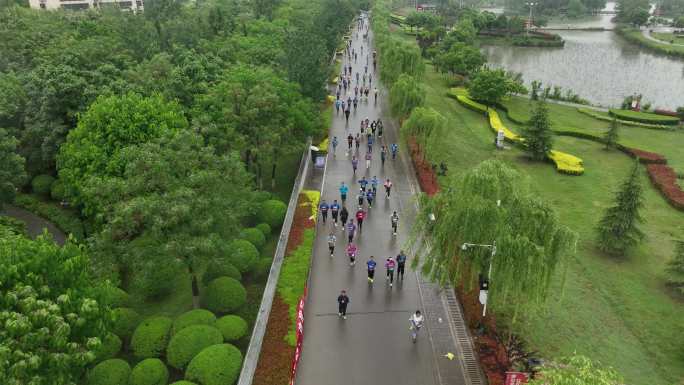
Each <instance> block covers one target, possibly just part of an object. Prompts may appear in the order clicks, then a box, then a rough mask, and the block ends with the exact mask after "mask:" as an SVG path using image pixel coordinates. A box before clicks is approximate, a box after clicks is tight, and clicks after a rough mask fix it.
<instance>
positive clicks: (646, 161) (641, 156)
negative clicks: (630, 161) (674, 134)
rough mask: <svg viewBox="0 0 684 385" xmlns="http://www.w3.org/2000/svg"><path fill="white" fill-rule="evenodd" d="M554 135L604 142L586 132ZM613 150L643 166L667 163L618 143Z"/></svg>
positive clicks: (659, 158)
mask: <svg viewBox="0 0 684 385" xmlns="http://www.w3.org/2000/svg"><path fill="white" fill-rule="evenodd" d="M554 133H555V134H556V135H561V136H573V137H575V138H581V139H587V140H592V141H594V142H599V143H604V144H605V140H604V139H603V138H601V137H598V136H596V135H592V134H587V133H586V132H578V131H564V130H554ZM615 148H617V149H618V150H620V151H622V152H624V153H625V154H627V155H629V156H631V157H632V158H638V159H639V162H641V163H644V164H651V163H659V164H665V163H667V159H666V158H665V157H664V156H662V155H660V154H657V153H655V152H649V151H644V150H639V149H636V148H632V147H627V146H623V145H621V144H619V143H618V144H617V145H616V146H615Z"/></svg>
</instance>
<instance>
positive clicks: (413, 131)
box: [397, 82, 446, 156]
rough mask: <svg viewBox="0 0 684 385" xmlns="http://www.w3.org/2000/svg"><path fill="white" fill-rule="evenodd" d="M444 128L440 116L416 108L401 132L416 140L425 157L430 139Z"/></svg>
mask: <svg viewBox="0 0 684 385" xmlns="http://www.w3.org/2000/svg"><path fill="white" fill-rule="evenodd" d="M397 84H398V82H397ZM445 127H446V119H445V118H444V116H442V114H440V113H439V112H437V111H436V110H434V109H432V108H430V107H427V108H424V107H416V108H415V109H413V111H412V112H411V115H410V116H409V118H408V119H406V121H405V122H404V123H403V124H402V125H401V130H402V131H404V132H405V133H407V134H408V135H412V136H413V137H415V138H416V140H417V141H418V143H420V145H421V147H422V149H423V156H425V154H426V150H427V144H428V140H429V139H430V137H431V136H432V135H433V134H434V133H439V132H441V131H442V130H443V129H444V128H445Z"/></svg>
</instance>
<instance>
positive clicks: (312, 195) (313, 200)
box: [302, 190, 321, 222]
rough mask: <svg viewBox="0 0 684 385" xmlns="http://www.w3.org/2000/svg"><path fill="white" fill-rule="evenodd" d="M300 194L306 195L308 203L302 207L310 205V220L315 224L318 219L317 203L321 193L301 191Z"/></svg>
mask: <svg viewBox="0 0 684 385" xmlns="http://www.w3.org/2000/svg"><path fill="white" fill-rule="evenodd" d="M302 194H304V195H306V197H307V198H308V199H309V203H304V205H311V220H313V221H314V222H316V220H317V219H318V202H319V201H320V200H321V192H320V191H315V190H302Z"/></svg>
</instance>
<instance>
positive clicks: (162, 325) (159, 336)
mask: <svg viewBox="0 0 684 385" xmlns="http://www.w3.org/2000/svg"><path fill="white" fill-rule="evenodd" d="M172 324H173V321H171V318H169V317H150V318H147V319H146V320H144V321H143V322H142V323H141V324H140V325H138V327H137V328H136V329H135V332H133V337H132V338H131V348H132V349H133V354H135V356H136V357H138V358H156V357H161V355H162V353H163V352H164V350H166V345H167V344H168V343H169V332H170V331H171V325H172Z"/></svg>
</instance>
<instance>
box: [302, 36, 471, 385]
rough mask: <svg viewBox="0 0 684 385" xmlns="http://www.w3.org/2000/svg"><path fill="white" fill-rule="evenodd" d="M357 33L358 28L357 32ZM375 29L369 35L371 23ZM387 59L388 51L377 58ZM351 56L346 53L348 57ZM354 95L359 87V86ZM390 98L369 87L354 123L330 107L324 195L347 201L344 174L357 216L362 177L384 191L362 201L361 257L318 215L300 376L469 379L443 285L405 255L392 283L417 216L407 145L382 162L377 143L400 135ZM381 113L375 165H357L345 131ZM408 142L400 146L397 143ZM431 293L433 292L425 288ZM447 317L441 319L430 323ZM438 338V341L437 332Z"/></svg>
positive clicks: (412, 384)
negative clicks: (341, 299)
mask: <svg viewBox="0 0 684 385" xmlns="http://www.w3.org/2000/svg"><path fill="white" fill-rule="evenodd" d="M355 33H356V27H354V28H353V31H352V38H353V37H354V35H355ZM362 36H363V33H362V32H359V38H358V39H354V38H353V39H352V41H353V44H352V47H353V48H354V50H355V51H356V52H360V50H361V45H362V44H363V45H364V49H363V55H359V57H358V59H357V62H356V63H354V60H353V58H352V59H351V65H352V72H353V74H354V76H353V81H352V83H353V84H352V87H353V85H355V83H356V77H355V74H356V72H357V71H358V72H359V73H360V74H363V71H364V65H365V62H366V54H367V53H368V51H370V52H371V53H372V48H370V49H369V47H368V42H366V41H364V39H363V38H362ZM369 38H371V39H372V35H371V34H370V32H369ZM379 60H381V58H379ZM343 64H345V65H348V64H349V63H348V62H347V61H346V60H345V62H344V63H343ZM372 64H373V59H372V56H371V58H370V60H369V69H368V71H369V72H370V73H372V74H373V87H371V89H373V88H374V87H375V86H376V83H378V82H377V80H378V78H379V76H378V75H377V72H373V68H372ZM377 86H378V89H379V90H380V99H381V100H383V99H384V98H386V97H387V90H386V89H385V88H384V87H382V85H380V84H378V85H377ZM352 98H353V88H352ZM386 108H387V107H386V104H385V103H381V101H379V102H378V103H377V105H376V104H375V103H374V101H373V96H372V92H371V95H370V96H369V101H368V102H367V103H366V102H361V103H360V105H359V107H358V108H357V109H356V111H355V110H354V109H353V108H352V109H351V115H350V118H349V124H348V125H347V124H345V118H344V115H343V113H342V112H340V113H339V115H337V114H336V113H335V112H333V114H335V116H334V117H333V124H332V127H331V129H330V139H331V140H332V137H333V136H337V138H338V140H339V142H340V144H339V145H338V147H337V151H336V154H333V153H332V149H331V150H330V153H329V154H328V158H327V168H326V175H325V181H324V186H323V194H322V198H323V199H326V200H327V202H328V203H332V202H333V200H335V199H337V200H338V201H340V194H339V186H340V184H341V182H345V183H346V184H347V185H348V186H349V196H348V198H347V203H346V206H347V209H348V210H349V212H350V218H352V217H353V216H354V213H355V212H356V209H357V207H358V205H357V201H356V195H357V193H358V190H359V184H358V180H359V179H361V177H363V176H365V177H366V178H367V179H370V178H372V177H373V176H377V178H378V179H379V180H381V182H380V183H379V185H378V197H377V198H376V201H375V202H374V204H373V207H372V208H370V209H368V205H367V204H365V205H364V210H366V211H367V212H368V216H367V218H366V220H364V224H363V231H361V232H358V231H357V235H356V237H355V240H354V242H355V243H356V244H357V246H358V250H359V251H358V254H357V258H356V260H357V263H356V265H355V266H350V265H349V259H348V258H347V256H346V253H345V248H346V246H347V239H346V238H347V236H346V233H344V232H343V230H342V227H341V225H338V226H337V227H334V226H333V224H332V223H331V220H330V216H329V217H328V221H327V222H328V223H327V224H323V223H322V221H320V220H319V222H318V224H317V226H318V228H317V238H316V240H315V244H314V255H313V264H312V270H311V279H310V283H309V288H308V298H307V304H306V307H305V316H304V317H305V328H304V348H303V355H302V359H301V361H300V364H299V368H298V374H297V379H296V384H297V385H347V384H360V385H361V384H373V385H385V384H386V385H390V384H391V385H395V384H396V385H402V384H406V385H419V384H424V385H441V384H452V385H460V384H466V383H470V382H468V381H467V380H466V378H467V375H466V374H464V370H463V364H462V363H461V362H460V357H462V353H461V352H460V348H459V347H458V344H457V342H456V339H455V338H454V334H453V331H452V330H451V328H450V326H449V325H450V324H449V322H448V320H449V315H448V311H447V310H448V309H447V306H446V304H442V303H441V302H440V300H439V298H440V296H439V295H438V291H437V289H435V290H432V289H431V290H428V292H426V291H425V289H423V290H422V291H421V289H420V284H419V281H418V279H417V274H416V273H415V272H414V271H413V270H411V269H410V268H409V267H408V265H410V262H411V256H409V261H408V263H407V271H406V274H405V277H404V280H403V281H402V280H397V277H396V276H395V283H394V285H393V286H392V287H390V285H389V283H388V282H386V281H385V268H384V261H385V259H386V258H387V257H392V258H394V257H395V256H396V255H397V254H398V252H399V251H400V248H401V246H402V245H404V244H405V242H406V240H407V239H408V234H409V231H410V224H411V223H412V222H413V219H414V218H415V215H416V212H415V203H414V201H413V198H414V197H415V195H416V191H415V187H412V186H414V184H412V183H409V179H410V178H411V176H410V174H409V171H408V170H409V167H408V163H407V161H406V158H405V156H406V155H405V154H401V156H400V157H397V159H396V160H392V158H391V155H389V156H388V159H387V161H386V163H385V165H384V167H383V166H381V162H380V156H379V151H380V146H381V145H382V144H385V145H386V146H387V147H389V145H390V144H391V143H394V142H397V143H398V133H397V132H396V127H394V126H393V125H392V124H391V119H390V117H389V114H388V113H387V109H386ZM378 117H379V118H381V119H382V121H383V125H384V128H385V130H384V131H385V132H384V134H385V135H384V138H382V139H378V138H377V137H376V140H377V142H376V143H375V144H374V145H373V160H372V164H371V167H370V169H369V170H366V168H365V162H364V161H360V162H359V169H358V171H357V172H356V175H354V174H353V173H352V166H351V156H346V155H345V151H346V149H347V142H346V137H347V135H348V134H349V133H351V134H352V135H353V136H355V135H356V133H357V132H359V127H360V122H361V120H362V119H366V118H368V119H369V120H370V121H373V120H376V119H377V118H378ZM365 144H366V143H365V141H362V143H361V147H360V150H359V153H358V155H359V158H360V159H363V157H364V155H365V154H366V145H365ZM404 150H405V149H403V148H401V146H400V151H404ZM386 178H390V179H391V180H392V182H393V187H392V191H391V198H390V199H386V198H385V195H384V188H383V187H382V181H383V180H385V179H386ZM393 211H397V212H398V214H399V218H400V219H399V226H398V234H397V235H396V236H394V235H393V234H392V228H391V221H390V216H391V215H392V212H393ZM330 231H334V232H335V234H336V236H337V247H336V249H335V255H334V257H332V258H331V257H330V254H329V250H328V243H327V237H328V235H329V233H330ZM370 255H373V256H375V260H376V261H377V262H378V266H377V272H376V274H375V280H374V282H373V283H372V284H371V283H369V282H368V280H367V276H366V261H367V260H368V257H369V256H370ZM340 290H346V291H347V294H348V296H349V299H350V302H349V306H348V308H347V319H346V320H344V319H342V318H340V317H339V316H338V314H337V309H338V308H337V296H338V295H339V293H340ZM426 296H429V297H430V299H429V300H428V301H424V298H425V297H426ZM417 309H420V310H421V311H423V313H424V314H425V316H426V327H424V328H423V329H422V330H421V331H420V333H419V337H418V341H417V343H415V344H413V343H412V341H411V338H410V332H409V330H408V326H409V323H408V319H409V317H410V316H411V314H412V313H413V312H415V311H416V310H417ZM432 325H441V326H442V327H441V328H440V327H437V326H435V327H433V326H432ZM435 341H436V343H433V342H435ZM447 352H452V353H454V354H455V356H456V358H455V360H453V361H449V360H447V359H446V358H444V357H443V355H444V354H445V353H447Z"/></svg>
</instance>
